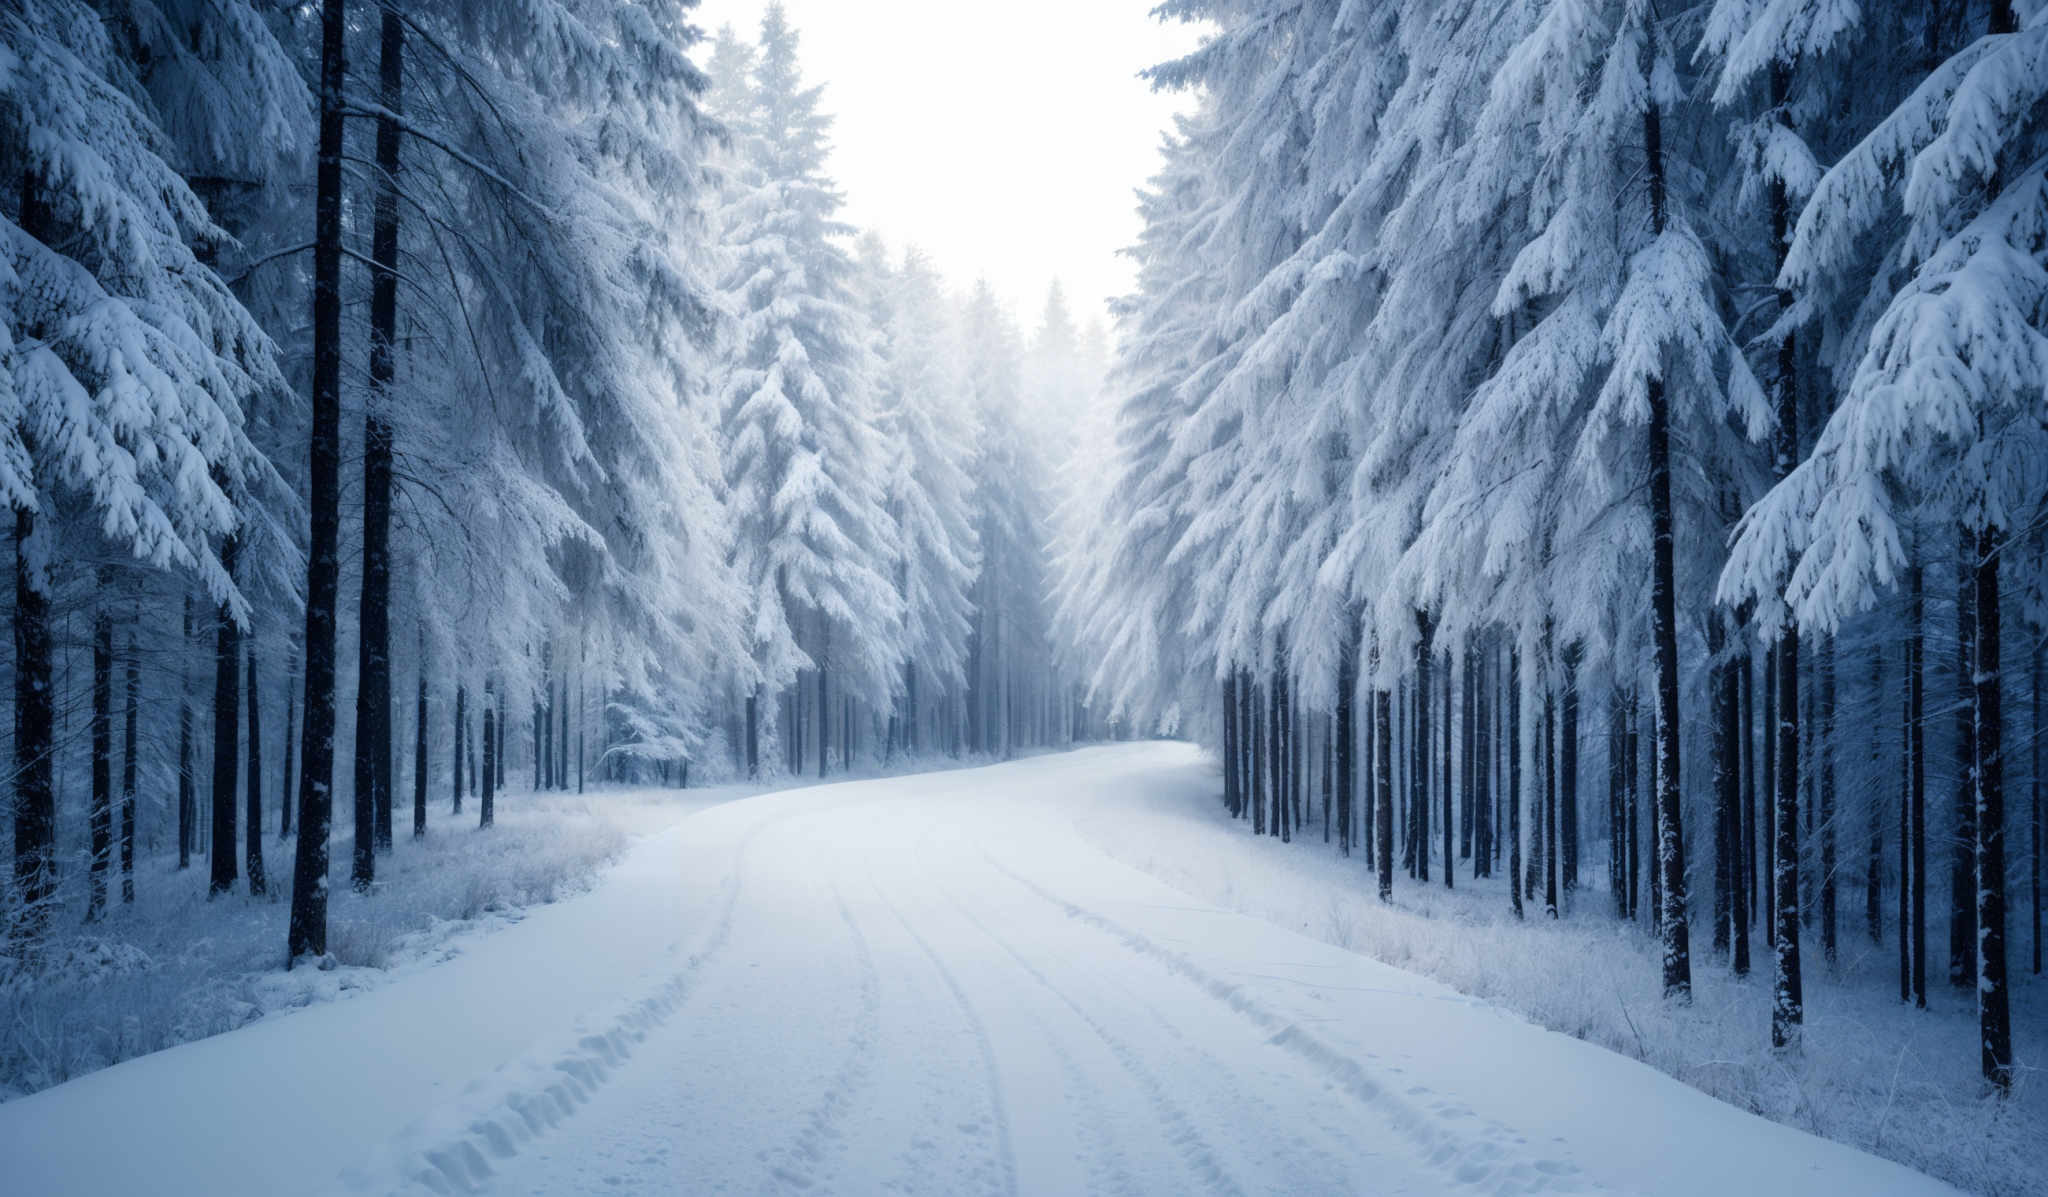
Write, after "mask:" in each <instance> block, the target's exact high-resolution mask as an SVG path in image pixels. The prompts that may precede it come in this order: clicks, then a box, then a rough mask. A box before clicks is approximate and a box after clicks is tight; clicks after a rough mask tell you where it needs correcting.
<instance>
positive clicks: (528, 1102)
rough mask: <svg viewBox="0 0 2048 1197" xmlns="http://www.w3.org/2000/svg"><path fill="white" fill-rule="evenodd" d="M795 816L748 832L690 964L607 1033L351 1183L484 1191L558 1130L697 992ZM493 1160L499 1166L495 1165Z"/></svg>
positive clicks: (587, 1039) (589, 1038) (579, 1042)
mask: <svg viewBox="0 0 2048 1197" xmlns="http://www.w3.org/2000/svg"><path fill="white" fill-rule="evenodd" d="M789 817H791V816H789V815H784V816H781V817H779V818H772V819H767V820H764V821H763V822H761V823H759V824H757V825H756V826H754V827H752V828H750V829H748V831H747V833H746V834H745V835H744V836H743V837H741V839H740V841H739V843H738V845H737V846H736V847H737V851H736V852H735V854H734V861H733V869H732V874H731V875H730V876H729V877H727V878H726V879H725V880H724V881H723V882H721V883H720V889H721V890H722V891H723V894H724V900H723V901H722V902H721V903H720V904H719V908H718V914H717V916H716V917H715V920H714V921H713V923H712V927H711V930H710V932H709V933H707V934H706V935H705V936H704V938H703V939H701V940H700V941H699V943H698V946H697V949H696V950H695V951H694V952H692V953H691V954H690V957H689V961H688V963H686V964H685V965H684V966H683V967H682V968H681V969H679V970H677V971H676V972H675V973H674V974H673V975H671V976H670V977H669V978H668V979H667V980H666V981H663V982H661V983H660V984H659V985H657V986H656V987H655V989H654V991H653V992H652V993H651V994H649V995H648V996H646V997H643V998H641V999H640V1000H639V1001H637V1002H634V1003H632V1004H631V1005H629V1006H628V1007H627V1008H626V1009H625V1011H624V1012H623V1013H621V1014H619V1015H618V1016H616V1017H615V1018H614V1019H612V1021H611V1022H610V1023H609V1024H608V1025H606V1027H605V1028H604V1029H603V1030H602V1031H598V1032H594V1033H591V1034H586V1035H584V1036H582V1037H581V1038H580V1039H578V1040H577V1043H576V1046H575V1047H573V1048H571V1049H570V1050H568V1051H566V1052H564V1053H562V1054H561V1055H560V1056H558V1057H557V1058H556V1059H555V1060H554V1061H553V1062H552V1064H551V1065H549V1066H545V1067H538V1066H537V1067H534V1068H533V1069H532V1070H531V1071H532V1072H533V1073H534V1076H533V1077H532V1079H531V1080H530V1081H529V1082H528V1083H527V1084H524V1085H521V1086H518V1087H515V1088H513V1089H512V1090H511V1091H510V1092H508V1093H506V1094H504V1095H503V1096H502V1097H501V1098H499V1099H498V1100H496V1101H495V1102H493V1103H492V1104H490V1105H489V1106H488V1107H486V1108H485V1109H484V1110H483V1111H482V1112H481V1113H479V1114H478V1115H477V1116H476V1117H475V1118H474V1119H472V1120H471V1121H470V1122H469V1123H468V1125H467V1126H466V1127H465V1128H464V1129H463V1130H461V1131H459V1132H457V1133H455V1134H453V1135H449V1136H447V1137H445V1138H442V1139H440V1140H439V1141H438V1142H435V1143H432V1144H430V1145H428V1146H425V1147H408V1146H399V1147H397V1148H396V1149H395V1151H394V1153H393V1154H395V1155H396V1156H397V1162H396V1163H395V1165H394V1166H390V1167H387V1168H384V1169H381V1170H373V1171H372V1172H371V1174H370V1176H368V1177H365V1176H357V1177H353V1178H348V1179H350V1180H351V1181H352V1186H351V1187H355V1188H358V1189H369V1190H378V1189H390V1190H393V1191H410V1192H416V1193H434V1194H442V1195H447V1194H458V1193H480V1192H484V1191H485V1190H486V1189H487V1187H488V1186H489V1185H490V1183H491V1181H492V1179H493V1178H494V1177H495V1176H496V1174H497V1167H498V1165H502V1164H503V1163H504V1162H506V1161H508V1160H511V1159H512V1158H513V1157H515V1156H517V1155H518V1154H520V1152H521V1151H523V1150H524V1149H525V1148H527V1147H528V1146H529V1145H531V1144H532V1143H533V1142H534V1141H536V1140H537V1139H539V1138H540V1137H541V1136H542V1135H545V1134H547V1133H548V1132H549V1131H552V1130H554V1129H555V1128H556V1127H558V1126H560V1125H561V1124H562V1123H563V1122H564V1121H565V1120H566V1119H568V1118H569V1117H570V1116H571V1115H573V1114H574V1113H576V1111H578V1110H580V1109H581V1108H582V1107H583V1106H584V1105H586V1104H587V1103H588V1102H589V1101H590V1099H591V1098H592V1097H593V1096H595V1095H596V1093H597V1090H598V1088H599V1086H601V1085H603V1084H604V1083H605V1082H606V1081H608V1080H609V1079H610V1078H611V1076H612V1074H613V1073H614V1072H616V1071H617V1070H618V1069H619V1068H620V1067H622V1066H623V1065H625V1064H626V1063H627V1062H628V1061H629V1060H630V1059H631V1057H632V1056H633V1054H634V1052H635V1051H636V1050H637V1048H638V1047H639V1046H640V1045H641V1044H642V1043H644V1042H646V1040H647V1038H648V1036H649V1035H651V1034H652V1033H654V1032H655V1031H656V1030H658V1029H659V1028H660V1027H661V1026H662V1025H663V1024H665V1023H667V1022H668V1021H669V1019H670V1018H671V1017H673V1016H674V1014H675V1012H676V1011H677V1010H678V1009H680V1008H681V1007H682V1006H683V1004H684V1003H685V1002H686V1001H688V1000H689V998H690V996H691V995H692V994H693V993H694V992H695V990H696V988H697V985H696V982H697V980H698V979H699V976H700V974H701V973H702V972H703V971H704V969H705V966H707V965H708V964H710V963H711V962H712V961H713V960H714V959H716V958H717V957H718V956H719V955H720V954H722V953H723V952H724V950H725V948H726V946H727V944H728V943H729V942H730V940H731V935H732V927H733V923H734V921H735V918H736V916H737V912H738V909H739V898H740V892H741V890H742V889H743V888H744V886H745V874H746V864H747V857H748V855H749V854H750V852H751V851H752V849H753V846H754V843H755V841H756V840H757V839H759V838H760V836H761V834H762V833H763V832H765V831H767V830H768V829H769V828H770V827H773V826H775V825H777V824H779V823H781V822H783V821H785V820H786V819H788V818H789ZM493 1161H496V1162H497V1163H496V1164H494V1163H493ZM378 1171H381V1172H383V1173H384V1174H385V1175H390V1174H391V1173H392V1172H396V1173H397V1174H398V1175H399V1176H401V1177H403V1179H401V1180H399V1181H398V1183H397V1184H396V1185H389V1184H385V1183H382V1182H376V1181H374V1179H372V1178H373V1177H374V1176H375V1175H376V1174H377V1172H378Z"/></svg>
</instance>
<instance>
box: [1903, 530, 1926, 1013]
mask: <svg viewBox="0 0 2048 1197" xmlns="http://www.w3.org/2000/svg"><path fill="white" fill-rule="evenodd" d="M1917 548H1918V546H1917V545H1916V546H1915V550H1916V556H1915V558H1914V561H1913V565H1912V567H1911V569H1910V570H1909V572H1908V574H1907V578H1906V586H1907V593H1908V595H1909V596H1910V598H1909V602H1910V613H1909V615H1908V617H1907V621H1908V623H1909V624H1910V631H1909V633H1908V635H1909V639H1908V640H1907V642H1906V672H1907V675H1908V677H1907V681H1906V729H1907V733H1908V738H1909V743H1908V747H1907V752H1906V757H1907V760H1908V762H1909V763H1908V766H1907V770H1906V780H1907V793H1908V797H1909V802H1908V805H1909V806H1910V807H1911V812H1910V816H1909V817H1910V822H1911V828H1910V837H1909V838H1910V839H1911V840H1912V841H1913V853H1912V856H1913V859H1912V866H1913V867H1912V874H1913V920H1912V922H1913V1004H1914V1005H1915V1006H1917V1007H1919V1008H1920V1009H1922V1010H1925V1009H1926V1008H1927V718H1926V717H1927V637H1926V630H1925V629H1926V623H1925V620H1926V613H1927V609H1926V585H1925V571H1924V570H1922V568H1921V566H1920V563H1919V558H1918V556H1917Z"/></svg>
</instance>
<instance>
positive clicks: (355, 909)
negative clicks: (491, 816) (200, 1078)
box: [0, 788, 741, 1098]
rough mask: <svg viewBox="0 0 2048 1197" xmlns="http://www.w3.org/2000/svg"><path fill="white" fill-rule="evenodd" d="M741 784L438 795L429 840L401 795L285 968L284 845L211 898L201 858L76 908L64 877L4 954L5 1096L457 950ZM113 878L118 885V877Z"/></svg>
mask: <svg viewBox="0 0 2048 1197" xmlns="http://www.w3.org/2000/svg"><path fill="white" fill-rule="evenodd" d="M739 792H741V791H738V790H736V789H731V788H726V789H716V790H672V789H654V790H620V791H597V792H592V793H591V794H589V795H588V796H584V797H578V796H576V795H561V794H547V795H533V794H516V793H515V794H510V795H507V796H504V797H502V798H501V799H500V800H499V802H498V804H497V810H496V825H495V826H494V827H492V828H491V829H490V830H488V831H480V830H479V829H478V828H477V826H476V805H475V801H474V799H471V800H470V802H469V803H467V804H466V809H465V811H464V813H463V814H462V815H459V816H457V815H452V814H450V813H448V810H447V807H446V805H445V800H444V802H442V803H436V804H435V807H434V810H433V812H432V814H431V815H430V817H429V828H428V833H427V836H426V837H425V838H424V839H421V840H417V841H415V840H414V839H412V837H411V810H410V808H407V809H405V810H401V811H399V812H397V814H398V818H399V820H400V822H401V823H402V824H403V826H402V827H401V828H400V829H399V832H398V836H397V842H396V844H395V846H394V849H393V851H392V852H391V853H390V854H389V855H387V856H384V857H381V858H379V860H378V862H377V884H376V887H375V889H374V890H373V891H372V892H371V893H370V894H367V895H364V894H358V893H356V892H355V891H354V890H352V889H351V888H350V887H349V885H348V853H349V846H350V840H349V839H348V838H347V837H337V839H336V841H335V845H334V853H333V863H332V868H331V870H330V874H329V875H330V877H331V879H332V885H333V888H332V896H331V898H330V906H329V908H328V937H327V947H328V955H329V957H330V960H329V961H328V962H327V967H324V968H320V969H307V968H301V969H297V970H294V971H292V972H289V973H287V972H285V971H283V969H282V968H281V967H280V966H281V965H282V964H283V957H284V942H285V922H286V918H287V915H288V912H289V908H290V891H291V865H292V846H291V844H290V843H289V842H284V843H279V842H276V841H272V842H271V843H269V844H267V845H265V856H266V860H265V865H266V871H267V872H268V873H269V877H270V886H269V894H268V895H267V896H261V897H252V896H250V895H249V893H248V891H247V886H246V882H245V883H244V884H242V885H238V886H237V887H236V889H235V891H234V892H232V893H230V894H226V895H223V896H222V897H220V898H216V899H213V900H211V901H209V900H208V898H207V896H206V882H207V873H206V862H205V860H204V859H195V860H194V862H193V866H192V867H191V868H189V869H186V870H183V871H179V870H178V869H176V867H175V865H176V860H175V858H174V857H171V856H169V855H164V856H160V857H154V858H145V859H144V860H142V861H139V862H137V872H138V875H137V877H136V879H135V881H136V891H137V892H136V902H135V904H134V905H132V906H123V905H120V904H119V903H118V901H117V902H116V904H115V905H114V907H113V909H112V911H111V913H110V914H109V915H108V916H107V917H105V918H104V919H102V920H100V921H99V922H96V923H92V924H82V923H81V922H80V921H79V918H78V917H77V915H76V913H75V912H77V911H79V910H82V899H83V893H82V890H81V892H79V893H77V894H71V893H69V892H68V891H69V890H72V889H80V886H79V882H80V879H79V878H77V877H76V870H73V876H72V877H70V878H67V882H68V884H67V893H66V894H65V895H64V897H65V901H64V903H63V904H62V906H61V907H60V909H59V910H58V912H57V914H56V916H55V918H54V919H53V922H54V924H55V927H56V930H55V932H54V934H53V936H52V938H51V939H50V941H49V943H48V945H47V946H46V948H45V949H44V951H43V953H42V954H41V958H40V960H39V961H37V962H36V963H35V964H34V965H33V966H29V965H27V964H25V963H24V962H23V959H22V956H21V954H20V953H19V952H18V951H17V952H13V953H0V1098H6V1097H14V1096H19V1095H21V1094H23V1093H30V1092H34V1091H35V1090H37V1089H42V1088H45V1087H47V1086H50V1085H54V1084H58V1083H61V1082H63V1081H65V1080H68V1079H70V1078H72V1077H75V1076H79V1075H82V1074H84V1073H87V1072H91V1071H93V1070H95V1069H98V1068H104V1067H106V1066H108V1065H110V1064H115V1063H118V1062H120V1061H122V1060H125V1059H128V1058H130V1057H132V1056H137V1055H141V1054H143V1053H146V1052H152V1051H157V1050H159V1049H161V1048H165V1047H170V1046H172V1045H175V1044H178V1043H183V1042H186V1041H187V1040H192V1039H199V1038H203V1037H205V1036H208V1035H215V1034H219V1033H220V1032H222V1031H229V1030H233V1029H235V1028H236V1027H239V1026H242V1025H244V1024H246V1023H249V1022H251V1021H254V1020H255V1019H258V1018H263V1017H265V1016H267V1015H271V1014H275V1013H277V1012H279V1011H284V1010H291V1009H295V1008H297V1007H301V1006H305V1005H307V1004H309V1003H312V1002H316V1001H323V1000H328V999H332V998H336V997H342V996H346V995H347V994H349V993H351V992H353V991H356V990H360V989H364V988H367V987H370V986H374V985H377V984H380V983H382V982H383V981H384V980H386V979H388V978H389V977H390V976H392V975H395V974H396V973H398V972H402V971H404V970H406V969H409V968H413V967H420V966H423V965H426V964H430V963H432V962H433V961H436V960H439V959H444V958H446V957H447V956H449V955H451V954H453V953H456V952H459V951H461V950H462V949H461V939H462V936H463V935H465V934H467V933H472V932H475V931H479V930H483V929H487V928H489V927H492V926H496V925H502V924H504V923H508V922H513V921H516V920H517V919H518V918H519V917H520V911H521V909H522V908H524V907H528V906H532V905H535V904H538V903H546V902H553V901H556V900H558V899H560V898H562V897H565V896H567V895H569V894H572V893H575V892H577V891H578V890H580V889H582V888H584V887H586V886H587V885H588V884H589V883H590V881H591V880H592V879H593V878H594V877H595V876H596V875H597V873H598V871H599V870H600V869H601V868H602V867H603V866H604V865H605V864H606V863H607V862H609V861H611V860H613V859H616V858H617V857H618V855H619V854H620V853H621V852H622V851H623V850H624V849H625V847H626V845H627V844H628V843H630V842H631V841H632V840H633V839H635V838H637V837H638V836H640V835H642V834H645V833H648V832H651V831H654V830H658V829H660V828H662V827H666V826H669V825H672V824H673V823H674V822H675V821H676V820H678V819H680V818H682V817H684V816H685V815H686V814H688V813H690V812H692V811H695V810H700V809H703V807H705V806H706V805H709V804H711V803H714V802H718V801H722V800H725V799H729V798H731V797H733V796H734V795H735V794H737V793H739ZM116 892H117V895H118V889H117V891H116Z"/></svg>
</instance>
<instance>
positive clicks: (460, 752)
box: [449, 682, 469, 815]
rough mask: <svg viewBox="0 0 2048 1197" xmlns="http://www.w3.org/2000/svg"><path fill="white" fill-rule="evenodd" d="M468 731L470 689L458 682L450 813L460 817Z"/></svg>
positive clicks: (456, 688) (451, 762)
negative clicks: (452, 797)
mask: <svg viewBox="0 0 2048 1197" xmlns="http://www.w3.org/2000/svg"><path fill="white" fill-rule="evenodd" d="M468 731H469V687H467V686H465V685H463V684H462V683H461V682H457V683H456V684H455V759H454V760H453V761H450V762H449V764H450V765H452V766H453V768H452V769H451V771H450V772H451V773H452V774H453V778H452V781H453V784H452V786H451V787H450V788H451V789H453V790H454V804H453V806H451V807H450V811H451V813H454V814H458V815H459V814H461V813H462V764H463V758H464V750H465V748H466V747H467V743H468V739H469V734H468Z"/></svg>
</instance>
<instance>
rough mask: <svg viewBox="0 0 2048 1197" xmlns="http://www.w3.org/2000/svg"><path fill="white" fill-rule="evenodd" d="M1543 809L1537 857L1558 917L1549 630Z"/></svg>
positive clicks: (1546, 908)
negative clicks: (1540, 861)
mask: <svg viewBox="0 0 2048 1197" xmlns="http://www.w3.org/2000/svg"><path fill="white" fill-rule="evenodd" d="M1543 647H1544V653H1543V658H1544V664H1545V669H1544V676H1543V809H1542V812H1541V814H1540V816H1539V822H1538V825H1537V842H1538V843H1540V844H1541V845H1542V847H1541V848H1540V849H1539V850H1538V853H1537V854H1538V855H1539V856H1541V857H1542V858H1543V913H1544V914H1547V915H1549V916H1550V917H1551V918H1556V917H1557V688H1556V686H1555V685H1554V684H1553V683H1552V680H1551V677H1550V671H1549V669H1548V665H1549V663H1550V661H1551V660H1552V655H1551V652H1550V631H1549V629H1548V628H1547V627H1546V628H1545V629H1544V633H1543Z"/></svg>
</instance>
